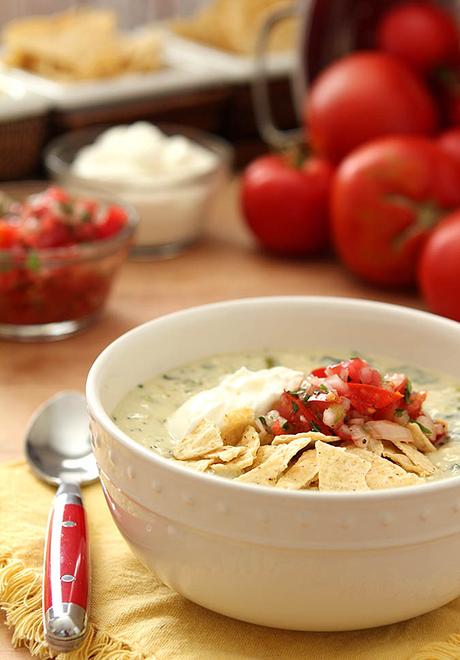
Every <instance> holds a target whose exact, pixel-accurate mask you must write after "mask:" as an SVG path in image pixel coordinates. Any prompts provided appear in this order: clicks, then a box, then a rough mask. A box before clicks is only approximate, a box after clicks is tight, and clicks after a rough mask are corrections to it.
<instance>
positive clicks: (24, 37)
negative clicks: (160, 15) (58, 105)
mask: <svg viewBox="0 0 460 660" xmlns="http://www.w3.org/2000/svg"><path fill="white" fill-rule="evenodd" d="M3 42H4V46H5V51H4V55H3V59H4V61H5V63H6V64H7V65H8V66H11V67H16V68H20V69H25V70H27V71H31V72H32V73H36V74H38V75H42V76H44V77H47V78H51V79H56V80H61V81H63V82H72V81H82V80H95V79H100V78H111V77H114V76H118V75H121V74H123V73H127V72H133V71H138V72H145V71H152V70H155V69H159V68H161V66H162V61H161V48H162V45H161V38H160V36H159V34H158V33H155V32H154V31H153V30H150V32H146V33H139V34H137V33H135V34H129V35H124V34H122V33H120V32H119V31H118V29H117V18H116V14H115V12H113V11H110V10H102V9H84V8H82V9H77V10H70V11H66V12H63V13H59V14H53V15H51V16H32V17H28V18H20V19H16V20H13V21H11V22H10V23H8V24H7V26H6V28H5V30H4V32H3Z"/></svg>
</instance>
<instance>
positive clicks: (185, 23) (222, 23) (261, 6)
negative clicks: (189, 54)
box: [171, 0, 297, 55]
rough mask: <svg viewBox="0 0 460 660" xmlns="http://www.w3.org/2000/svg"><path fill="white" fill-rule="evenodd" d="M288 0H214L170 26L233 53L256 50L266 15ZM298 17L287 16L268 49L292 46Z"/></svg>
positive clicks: (285, 49)
mask: <svg viewBox="0 0 460 660" xmlns="http://www.w3.org/2000/svg"><path fill="white" fill-rule="evenodd" d="M286 4H287V2H286V0H214V2H211V3H210V4H208V5H207V6H205V7H204V8H203V9H201V10H200V11H198V12H197V13H196V14H195V15H194V16H191V17H190V18H183V19H177V20H174V21H172V22H171V27H172V30H173V31H174V32H176V33H177V34H178V35H180V36H182V37H185V38H186V39H191V40H193V41H198V42H201V43H203V44H206V45H208V46H212V47H214V48H218V49H220V50H224V51H228V52H231V53H236V54H242V55H249V54H252V53H253V52H254V49H255V44H256V39H257V35H258V33H259V30H260V28H261V26H262V24H263V23H264V21H265V19H266V18H267V17H268V16H269V15H270V14H271V13H272V12H273V11H274V10H277V9H279V8H280V7H284V6H286ZM296 25H297V21H296V20H295V19H286V20H284V21H283V22H282V23H280V24H279V25H277V26H276V27H275V28H274V30H273V34H272V37H271V39H270V42H269V44H268V49H269V51H272V52H279V51H287V50H292V48H293V44H295V31H296Z"/></svg>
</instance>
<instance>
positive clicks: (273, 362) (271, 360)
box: [265, 355, 276, 369]
mask: <svg viewBox="0 0 460 660" xmlns="http://www.w3.org/2000/svg"><path fill="white" fill-rule="evenodd" d="M265 366H266V367H267V369H273V367H274V366H276V360H275V358H274V357H273V356H272V355H267V356H266V357H265Z"/></svg>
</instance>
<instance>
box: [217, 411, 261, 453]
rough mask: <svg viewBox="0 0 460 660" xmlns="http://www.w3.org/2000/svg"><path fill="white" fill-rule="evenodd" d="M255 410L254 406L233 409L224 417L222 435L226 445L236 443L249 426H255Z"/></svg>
mask: <svg viewBox="0 0 460 660" xmlns="http://www.w3.org/2000/svg"><path fill="white" fill-rule="evenodd" d="M254 424H255V421H254V411H253V409H252V408H239V409H238V410H231V411H230V412H229V413H227V414H226V415H225V417H224V421H223V424H222V428H221V431H220V433H221V435H222V439H223V441H224V443H225V444H226V445H236V443H237V442H239V440H240V439H241V436H242V435H243V433H244V430H245V429H246V428H247V427H248V426H254Z"/></svg>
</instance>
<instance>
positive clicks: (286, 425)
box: [281, 420, 289, 431]
mask: <svg viewBox="0 0 460 660" xmlns="http://www.w3.org/2000/svg"><path fill="white" fill-rule="evenodd" d="M281 428H282V429H283V430H284V431H287V430H288V428H289V422H288V421H287V420H286V421H285V422H284V424H282V425H281Z"/></svg>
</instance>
